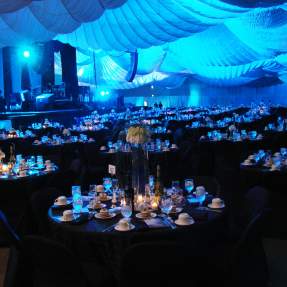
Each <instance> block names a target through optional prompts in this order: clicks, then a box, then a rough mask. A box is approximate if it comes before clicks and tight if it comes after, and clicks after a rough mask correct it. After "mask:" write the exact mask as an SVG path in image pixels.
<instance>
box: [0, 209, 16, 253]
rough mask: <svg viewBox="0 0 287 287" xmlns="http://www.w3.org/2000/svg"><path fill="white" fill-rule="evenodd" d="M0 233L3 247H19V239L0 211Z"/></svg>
mask: <svg viewBox="0 0 287 287" xmlns="http://www.w3.org/2000/svg"><path fill="white" fill-rule="evenodd" d="M0 231H1V232H0V233H1V237H2V236H3V237H2V238H1V242H5V245H8V246H11V245H15V246H17V247H19V244H20V243H19V242H20V238H19V236H18V235H17V233H16V232H15V231H14V229H13V228H12V227H11V225H10V224H9V222H8V220H7V217H6V216H5V214H4V213H3V212H2V210H0Z"/></svg>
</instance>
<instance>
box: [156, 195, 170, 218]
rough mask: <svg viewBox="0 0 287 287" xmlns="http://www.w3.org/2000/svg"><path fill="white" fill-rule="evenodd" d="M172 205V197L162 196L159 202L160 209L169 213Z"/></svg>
mask: <svg viewBox="0 0 287 287" xmlns="http://www.w3.org/2000/svg"><path fill="white" fill-rule="evenodd" d="M172 206H173V202H172V199H171V198H170V197H162V198H161V199H160V202H159V207H160V209H161V211H162V212H163V213H165V214H167V215H168V214H169V213H170V211H171V209H172Z"/></svg>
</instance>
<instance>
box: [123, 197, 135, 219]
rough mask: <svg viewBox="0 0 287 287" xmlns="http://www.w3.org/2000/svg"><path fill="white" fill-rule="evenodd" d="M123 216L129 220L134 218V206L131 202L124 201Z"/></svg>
mask: <svg viewBox="0 0 287 287" xmlns="http://www.w3.org/2000/svg"><path fill="white" fill-rule="evenodd" d="M121 214H122V216H123V217H124V218H129V217H131V216H132V205H131V201H130V200H128V199H124V201H123V204H122V206H121Z"/></svg>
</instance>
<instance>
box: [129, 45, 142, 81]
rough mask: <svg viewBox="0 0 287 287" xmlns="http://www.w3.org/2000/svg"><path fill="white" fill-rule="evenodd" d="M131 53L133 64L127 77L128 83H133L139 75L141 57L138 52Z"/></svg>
mask: <svg viewBox="0 0 287 287" xmlns="http://www.w3.org/2000/svg"><path fill="white" fill-rule="evenodd" d="M129 53H130V59H131V64H130V68H129V70H128V73H127V75H126V81H128V82H132V81H133V80H134V78H135V76H136V73H137V69H138V57H139V55H138V51H137V50H136V51H135V52H129Z"/></svg>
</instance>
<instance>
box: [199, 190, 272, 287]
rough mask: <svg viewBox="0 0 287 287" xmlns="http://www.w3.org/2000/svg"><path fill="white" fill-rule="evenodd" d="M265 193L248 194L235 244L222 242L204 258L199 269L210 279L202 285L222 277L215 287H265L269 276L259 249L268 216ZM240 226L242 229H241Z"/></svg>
mask: <svg viewBox="0 0 287 287" xmlns="http://www.w3.org/2000/svg"><path fill="white" fill-rule="evenodd" d="M267 200H268V192H267V190H265V189H263V188H259V187H256V188H253V189H251V190H249V191H248V193H247V194H246V197H245V201H244V208H243V209H242V210H243V212H242V215H241V226H240V227H239V228H240V229H241V232H240V235H239V236H238V238H237V240H235V241H234V237H233V238H232V239H233V240H231V241H230V242H223V243H222V244H221V245H218V246H217V247H216V248H215V249H214V250H212V251H210V254H206V256H205V258H204V259H203V258H200V259H199V261H200V260H203V261H202V262H201V264H202V265H205V266H206V267H207V268H208V271H207V272H209V273H210V276H209V277H205V278H204V285H206V286H208V285H210V284H213V285H214V282H213V279H212V278H213V277H214V276H216V275H218V274H221V275H220V276H221V278H222V280H221V282H220V284H219V285H218V286H234V287H241V286H253V287H254V286H255V287H257V286H258V287H263V286H267V285H268V280H269V275H268V268H267V263H266V257H265V253H264V249H263V245H262V240H261V235H262V228H263V225H264V222H265V218H266V215H267V212H268V211H267V209H266V206H267ZM243 224H245V226H244V227H243Z"/></svg>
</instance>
